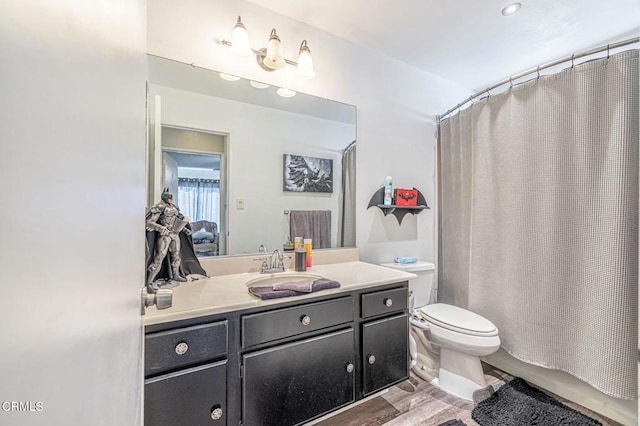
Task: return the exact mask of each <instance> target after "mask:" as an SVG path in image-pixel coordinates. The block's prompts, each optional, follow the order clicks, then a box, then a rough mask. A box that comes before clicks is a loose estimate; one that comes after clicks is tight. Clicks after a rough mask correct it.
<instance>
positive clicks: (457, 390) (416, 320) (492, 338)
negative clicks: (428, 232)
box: [384, 262, 500, 400]
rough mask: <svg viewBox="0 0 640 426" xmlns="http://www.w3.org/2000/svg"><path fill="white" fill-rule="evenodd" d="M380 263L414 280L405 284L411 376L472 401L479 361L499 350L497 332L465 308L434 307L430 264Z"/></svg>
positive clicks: (480, 379)
mask: <svg viewBox="0 0 640 426" xmlns="http://www.w3.org/2000/svg"><path fill="white" fill-rule="evenodd" d="M418 263H419V264H406V265H398V264H384V266H388V267H392V268H394V269H402V270H404V271H410V272H413V273H415V274H416V275H418V278H415V279H413V280H411V281H409V288H410V290H411V292H412V299H413V303H412V307H411V308H412V315H411V319H410V322H411V334H410V336H409V337H410V345H411V346H410V352H411V367H412V369H413V371H414V372H415V373H416V374H417V375H418V376H420V377H422V378H423V379H425V380H427V381H429V382H430V383H431V384H433V385H435V386H438V387H439V388H441V389H442V390H444V391H445V392H448V393H450V394H452V395H455V396H457V397H459V398H463V399H466V400H472V395H473V392H474V391H476V390H478V389H481V388H484V387H486V382H485V380H484V373H483V371H482V365H481V364H480V357H481V356H487V355H490V354H492V353H494V352H496V351H497V350H498V349H499V348H500V337H499V335H498V328H497V327H496V326H495V325H494V324H493V323H492V322H491V321H489V320H488V319H486V318H484V317H482V316H480V315H478V314H475V313H473V312H471V311H468V310H466V309H462V308H459V307H457V306H453V305H447V304H444V303H435V304H433V303H432V301H433V300H434V299H435V297H434V295H433V294H432V292H433V285H432V284H433V280H432V278H433V271H434V269H435V265H434V264H433V263H430V262H418Z"/></svg>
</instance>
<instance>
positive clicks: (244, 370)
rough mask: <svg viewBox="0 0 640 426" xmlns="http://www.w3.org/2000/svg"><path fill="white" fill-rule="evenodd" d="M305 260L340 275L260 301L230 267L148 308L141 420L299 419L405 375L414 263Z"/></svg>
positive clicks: (248, 277)
mask: <svg viewBox="0 0 640 426" xmlns="http://www.w3.org/2000/svg"><path fill="white" fill-rule="evenodd" d="M313 272H314V273H317V274H319V275H322V276H324V277H326V278H330V279H334V280H336V281H338V282H340V283H341V287H340V288H336V289H329V290H323V291H320V292H317V293H310V294H308V295H303V296H296V297H287V298H282V299H275V300H266V301H261V300H259V299H256V298H254V297H253V296H251V295H249V294H248V291H247V288H246V283H247V282H251V281H252V280H253V281H255V277H256V275H258V276H259V274H234V275H227V276H220V277H214V278H210V279H208V280H204V281H203V282H192V283H187V284H184V285H182V286H180V287H179V288H178V289H176V294H175V295H174V307H172V308H170V309H167V310H166V311H151V312H149V313H148V314H147V316H145V425H147V426H164V425H172V426H177V425H193V426H197V425H226V424H229V425H238V424H241V425H278V426H284V425H297V424H303V423H305V422H307V421H309V420H312V419H314V418H317V417H320V416H322V415H324V414H327V413H329V412H331V411H333V410H335V409H338V408H340V407H344V406H346V405H348V404H351V403H353V402H355V401H357V400H360V399H362V398H363V397H366V396H368V395H370V394H373V393H375V392H378V391H380V390H382V389H385V388H387V387H389V386H391V385H393V384H395V383H398V382H400V381H402V380H405V379H407V378H408V372H409V356H408V333H409V331H408V330H409V329H408V305H407V296H408V294H407V293H408V287H407V280H408V279H409V278H412V277H413V275H412V274H408V273H405V272H400V271H394V270H391V269H388V268H383V267H379V266H376V265H371V264H367V263H364V262H346V263H339V264H332V265H321V266H317V267H314V268H313ZM292 276H293V275H292ZM284 277H286V273H285V275H284ZM189 286H191V288H189ZM238 286H240V287H239V288H238ZM225 288H226V289H227V290H231V289H235V290H237V291H236V292H235V293H233V292H231V293H226V296H223V293H224V291H225V290H224V289H225ZM179 290H182V293H183V294H180V291H179ZM216 292H219V294H220V303H219V304H218V305H211V306H209V307H208V308H207V307H206V306H205V305H206V304H207V301H206V300H207V299H209V298H215V294H216ZM242 292H244V293H246V294H242ZM181 296H184V298H186V299H192V302H195V300H196V299H197V300H198V301H199V306H189V304H188V303H186V304H181V303H180V299H181ZM243 303H244V305H243ZM192 305H194V304H193V303H192ZM195 305H198V304H195Z"/></svg>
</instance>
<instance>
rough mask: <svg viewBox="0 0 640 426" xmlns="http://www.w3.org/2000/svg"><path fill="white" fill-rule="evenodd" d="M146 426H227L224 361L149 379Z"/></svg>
mask: <svg viewBox="0 0 640 426" xmlns="http://www.w3.org/2000/svg"><path fill="white" fill-rule="evenodd" d="M144 392H145V395H144V424H145V426H186V425H189V426H200V425H208V426H215V425H226V424H227V420H226V417H227V398H226V395H227V361H221V362H217V363H215V364H208V365H204V366H201V367H195V368H190V369H187V370H182V371H178V372H176V373H171V374H166V375H164V376H159V377H155V378H153V379H148V380H146V381H145V384H144Z"/></svg>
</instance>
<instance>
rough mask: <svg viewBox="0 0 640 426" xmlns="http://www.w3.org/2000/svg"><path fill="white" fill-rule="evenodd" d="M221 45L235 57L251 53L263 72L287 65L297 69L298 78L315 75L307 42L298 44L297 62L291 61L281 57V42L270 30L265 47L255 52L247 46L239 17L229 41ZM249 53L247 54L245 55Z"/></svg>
mask: <svg viewBox="0 0 640 426" xmlns="http://www.w3.org/2000/svg"><path fill="white" fill-rule="evenodd" d="M222 44H223V45H224V46H227V47H229V48H230V49H231V52H233V53H234V54H236V55H240V56H246V55H248V54H249V55H250V54H251V53H253V54H255V55H256V60H257V61H258V65H259V66H260V67H261V68H262V69H263V70H265V71H275V70H279V69H282V68H284V67H286V66H287V64H288V65H291V66H294V67H296V68H297V72H296V73H297V74H298V76H300V77H302V78H313V77H315V75H316V72H315V70H314V69H313V59H312V58H311V50H310V49H309V46H308V45H307V40H303V41H302V43H301V44H300V50H299V52H298V62H294V61H291V60H289V59H287V58H285V57H284V56H283V53H282V42H281V41H280V37H278V34H277V33H276V29H275V28H273V29H272V30H271V34H270V35H269V42H268V44H267V47H266V48H265V47H263V48H261V49H258V50H255V49H252V48H251V47H250V46H249V36H248V33H247V28H246V27H245V26H244V24H243V23H242V20H241V18H240V16H238V20H237V22H236V24H235V26H234V27H233V31H232V33H231V41H228V40H222ZM247 52H249V53H247Z"/></svg>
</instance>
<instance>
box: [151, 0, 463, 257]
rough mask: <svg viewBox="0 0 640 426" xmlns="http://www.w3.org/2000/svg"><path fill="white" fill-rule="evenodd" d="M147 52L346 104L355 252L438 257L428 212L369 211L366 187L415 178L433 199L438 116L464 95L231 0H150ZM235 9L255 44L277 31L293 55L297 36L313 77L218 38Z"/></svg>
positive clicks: (403, 67)
mask: <svg viewBox="0 0 640 426" xmlns="http://www.w3.org/2000/svg"><path fill="white" fill-rule="evenodd" d="M148 9H149V11H148V12H149V13H148V16H149V21H148V52H149V53H151V54H154V55H158V56H164V57H168V58H172V59H177V60H180V61H183V62H186V63H195V64H196V65H199V66H202V67H205V68H209V69H214V70H219V71H224V72H227V73H230V74H235V75H239V76H242V77H246V78H250V79H254V80H258V81H264V82H267V83H270V84H273V85H277V86H286V87H289V88H291V89H293V90H297V91H300V92H304V93H309V94H312V95H316V96H321V97H326V98H329V99H333V100H337V101H340V102H345V103H348V104H352V105H355V106H357V107H358V115H357V139H358V159H357V169H358V171H357V198H358V199H357V208H358V211H357V246H358V247H359V248H360V254H361V258H362V259H363V260H365V261H370V262H382V261H390V260H391V259H392V258H393V257H394V256H396V255H414V256H419V257H421V258H423V259H427V260H433V259H434V240H433V224H434V218H435V214H434V210H425V211H423V212H422V213H421V214H419V215H416V216H407V217H406V218H405V219H404V221H403V224H402V226H398V224H397V221H396V219H395V217H393V216H389V217H383V215H382V213H381V212H380V211H379V210H378V209H377V208H372V209H369V210H367V208H366V207H367V204H368V202H369V199H370V197H371V195H372V194H373V193H374V192H375V191H376V190H377V189H378V188H379V187H380V186H382V184H383V181H384V178H385V176H387V175H391V176H393V178H394V182H395V184H396V186H398V187H412V186H415V187H417V188H418V189H420V190H421V191H422V192H423V193H424V194H425V196H426V198H427V201H428V202H429V204H430V205H432V204H435V203H434V201H435V200H434V184H433V180H434V155H433V145H434V132H435V119H434V117H435V115H436V114H440V113H442V112H444V111H445V110H447V109H448V108H449V107H450V106H451V105H452V104H455V103H457V102H459V101H460V100H461V99H463V98H465V97H467V96H469V94H470V92H469V91H468V90H467V89H465V88H462V87H460V86H458V85H456V84H454V83H452V82H449V81H447V80H445V79H442V78H439V77H436V76H433V75H430V74H428V73H425V72H423V71H421V70H418V69H416V68H413V67H410V66H408V65H406V64H404V63H401V62H398V61H396V60H393V59H390V58H388V57H385V56H382V55H380V54H377V53H375V52H373V51H369V50H366V49H364V48H361V47H358V46H355V45H353V44H351V43H349V42H347V41H345V40H343V39H339V38H337V37H335V36H332V35H330V34H327V33H325V32H322V31H320V30H317V29H315V28H313V27H310V26H308V25H306V24H303V23H301V22H298V21H294V20H291V19H289V18H286V17H284V16H281V15H278V14H275V13H273V12H270V11H268V10H265V9H262V8H260V7H258V6H255V5H253V4H251V3H248V2H245V1H233V0H213V1H206V2H204V1H200V0H185V1H182V2H175V1H171V0H154V1H153V2H150V3H149V5H148ZM238 15H241V16H242V20H243V22H244V23H245V25H246V26H247V29H248V31H249V39H250V43H251V45H252V46H253V47H254V48H260V47H264V46H265V44H266V41H267V39H268V35H269V33H270V31H271V28H273V27H275V28H276V29H277V31H278V35H279V36H280V38H281V40H282V42H283V45H284V51H285V56H286V57H287V58H290V59H293V60H295V59H296V56H297V49H298V47H299V46H300V42H301V41H302V39H306V40H307V41H308V44H309V47H310V48H311V51H312V53H313V56H314V65H315V68H316V71H317V77H316V78H315V79H313V80H300V79H298V78H297V77H296V76H295V73H294V71H293V69H292V68H290V67H288V68H286V69H284V70H280V71H276V72H273V73H268V72H265V71H263V70H262V69H260V68H259V67H258V66H257V64H256V63H255V58H253V57H249V58H238V57H235V56H233V55H232V54H231V53H230V51H229V49H227V48H226V47H224V46H222V45H221V44H219V42H218V41H217V40H219V39H222V38H226V39H229V38H230V34H231V29H232V27H233V25H234V23H235V20H236V18H237V16H238Z"/></svg>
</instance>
